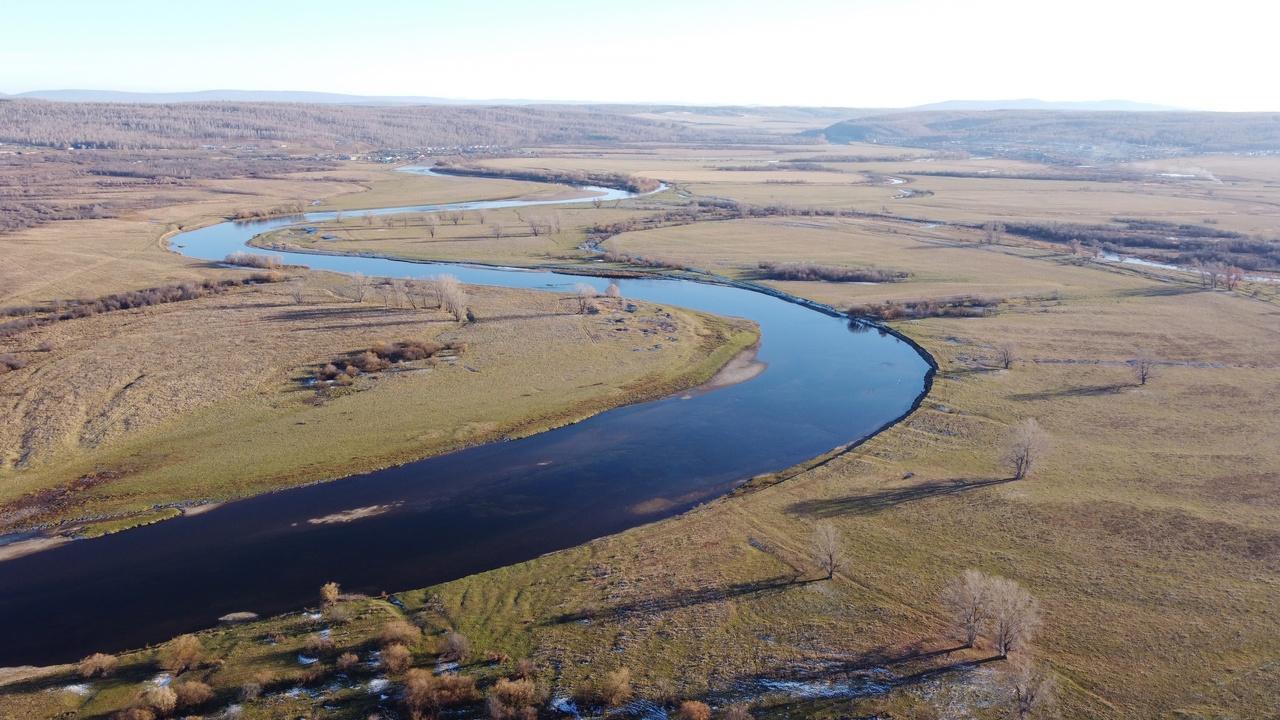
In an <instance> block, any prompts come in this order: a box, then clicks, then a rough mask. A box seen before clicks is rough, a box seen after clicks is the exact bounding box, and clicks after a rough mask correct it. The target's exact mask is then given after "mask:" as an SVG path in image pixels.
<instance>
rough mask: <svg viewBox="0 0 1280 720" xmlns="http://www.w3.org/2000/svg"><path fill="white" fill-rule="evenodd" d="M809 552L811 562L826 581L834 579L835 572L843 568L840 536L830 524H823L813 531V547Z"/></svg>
mask: <svg viewBox="0 0 1280 720" xmlns="http://www.w3.org/2000/svg"><path fill="white" fill-rule="evenodd" d="M810 552H811V553H812V554H813V562H814V563H815V564H816V565H817V566H818V569H819V570H821V571H822V572H823V573H824V574H825V576H826V579H827V580H830V579H831V578H833V577H835V576H836V571H837V570H839V569H840V568H841V567H843V566H844V553H843V551H842V550H841V548H840V534H839V533H838V532H836V529H835V527H833V526H832V525H831V524H830V523H823V524H821V525H819V526H818V527H816V528H814V529H813V545H812V547H811V548H810Z"/></svg>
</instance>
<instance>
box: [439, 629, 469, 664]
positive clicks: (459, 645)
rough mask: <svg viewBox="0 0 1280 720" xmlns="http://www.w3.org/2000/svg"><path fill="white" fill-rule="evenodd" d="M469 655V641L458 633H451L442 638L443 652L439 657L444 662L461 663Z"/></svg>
mask: <svg viewBox="0 0 1280 720" xmlns="http://www.w3.org/2000/svg"><path fill="white" fill-rule="evenodd" d="M470 654H471V641H470V640H468V639H467V636H466V635H463V634H462V633H460V632H451V633H449V634H448V635H445V636H444V652H442V653H441V656H443V657H444V659H446V660H454V661H457V662H462V661H463V660H466V659H467V656H468V655H470Z"/></svg>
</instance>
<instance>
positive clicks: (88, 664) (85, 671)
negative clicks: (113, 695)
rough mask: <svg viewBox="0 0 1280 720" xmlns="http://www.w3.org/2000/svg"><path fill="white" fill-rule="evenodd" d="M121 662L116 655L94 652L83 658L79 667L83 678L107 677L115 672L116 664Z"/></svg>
mask: <svg viewBox="0 0 1280 720" xmlns="http://www.w3.org/2000/svg"><path fill="white" fill-rule="evenodd" d="M119 664H120V661H119V660H118V659H117V658H116V656H114V655H107V654H106V653H94V654H92V655H90V656H89V657H87V658H85V659H83V660H81V661H80V665H79V666H78V668H77V669H78V670H79V672H80V677H83V678H92V677H107V676H109V675H110V674H111V673H113V672H115V670H116V666H117V665H119Z"/></svg>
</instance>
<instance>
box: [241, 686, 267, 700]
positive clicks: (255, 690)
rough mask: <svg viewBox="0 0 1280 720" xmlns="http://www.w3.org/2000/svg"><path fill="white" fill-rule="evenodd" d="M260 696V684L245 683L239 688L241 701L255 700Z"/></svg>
mask: <svg viewBox="0 0 1280 720" xmlns="http://www.w3.org/2000/svg"><path fill="white" fill-rule="evenodd" d="M261 694H262V683H257V682H247V683H245V684H244V685H241V686H240V699H241V700H245V701H248V700H256V699H257V698H258V696H259V695H261Z"/></svg>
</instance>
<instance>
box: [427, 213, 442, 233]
mask: <svg viewBox="0 0 1280 720" xmlns="http://www.w3.org/2000/svg"><path fill="white" fill-rule="evenodd" d="M439 222H440V221H439V220H437V219H436V216H435V215H433V214H430V213H428V214H427V217H426V226H427V234H428V235H430V236H431V237H432V238H433V239H434V238H435V236H436V225H437V224H439Z"/></svg>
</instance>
